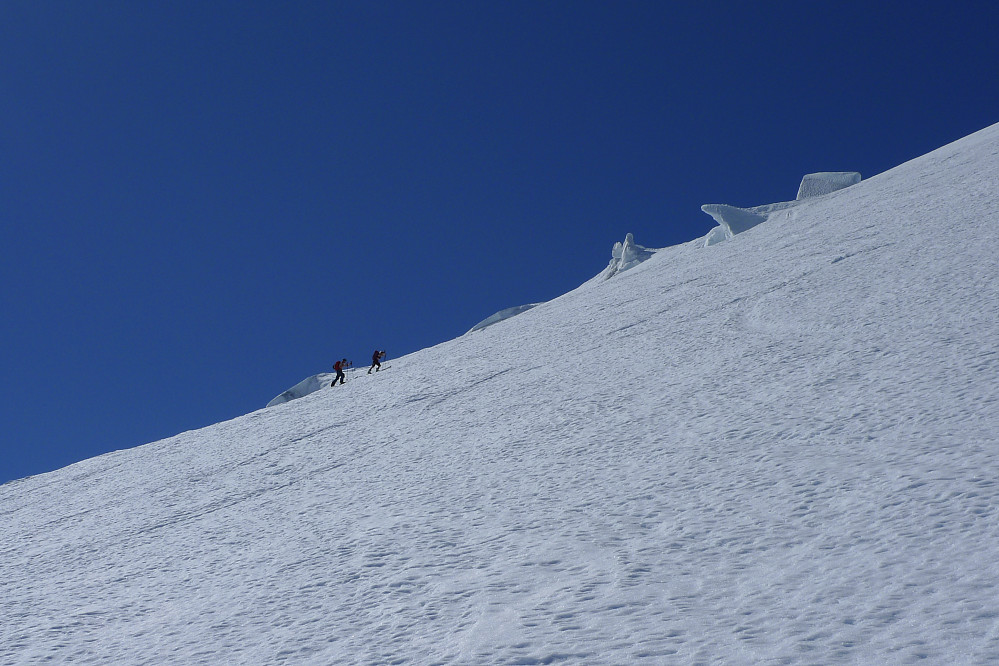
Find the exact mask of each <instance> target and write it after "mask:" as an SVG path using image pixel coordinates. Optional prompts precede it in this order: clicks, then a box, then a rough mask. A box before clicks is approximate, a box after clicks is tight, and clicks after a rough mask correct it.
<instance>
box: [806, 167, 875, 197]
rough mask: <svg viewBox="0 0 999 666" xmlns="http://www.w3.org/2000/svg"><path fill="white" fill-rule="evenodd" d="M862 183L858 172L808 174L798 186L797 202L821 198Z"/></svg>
mask: <svg viewBox="0 0 999 666" xmlns="http://www.w3.org/2000/svg"><path fill="white" fill-rule="evenodd" d="M859 182H860V174H859V173H858V172H856V171H820V172H819V173H809V174H806V175H805V176H804V177H803V178H802V179H801V185H799V186H798V196H797V197H796V199H797V201H801V200H802V199H810V198H811V197H820V196H822V195H823V194H829V193H830V192H835V191H837V190H842V189H844V188H847V187H850V186H851V185H856V184H857V183H859Z"/></svg>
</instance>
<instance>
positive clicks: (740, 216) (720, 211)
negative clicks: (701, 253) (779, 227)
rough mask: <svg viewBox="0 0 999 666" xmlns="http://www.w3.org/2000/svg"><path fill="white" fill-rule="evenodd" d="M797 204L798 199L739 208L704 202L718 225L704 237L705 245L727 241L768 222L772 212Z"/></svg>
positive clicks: (705, 209)
mask: <svg viewBox="0 0 999 666" xmlns="http://www.w3.org/2000/svg"><path fill="white" fill-rule="evenodd" d="M795 204H797V202H796V201H783V202H781V203H774V204H766V205H763V206H754V207H752V208H737V207H736V206H729V205H728V204H704V205H703V206H701V210H702V211H704V212H705V213H707V214H708V215H710V216H711V217H712V218H713V219H714V221H715V222H717V223H718V226H717V227H715V228H714V229H712V230H711V231H710V232H709V233H708V235H707V236H705V237H704V238H703V239H702V241H703V246H704V247H708V246H709V245H714V244H716V243H721V242H722V241H726V240H728V239H730V238H732V236H735V235H736V234H741V233H742V232H743V231H746V230H747V229H752V228H753V227H755V226H756V225H757V224H760V223H761V222H766V221H767V219H768V218H769V217H770V215H771V214H773V213H776V212H777V211H780V210H786V209H788V208H791V207H792V206H794V205H795Z"/></svg>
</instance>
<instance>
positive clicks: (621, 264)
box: [599, 234, 656, 280]
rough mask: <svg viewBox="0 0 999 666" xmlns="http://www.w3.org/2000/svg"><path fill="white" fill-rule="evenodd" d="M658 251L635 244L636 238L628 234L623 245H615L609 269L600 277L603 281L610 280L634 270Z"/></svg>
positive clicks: (612, 249)
mask: <svg viewBox="0 0 999 666" xmlns="http://www.w3.org/2000/svg"><path fill="white" fill-rule="evenodd" d="M655 253H656V250H654V249H650V248H647V247H644V246H642V245H639V244H638V243H636V242H635V237H634V236H633V235H631V234H627V235H626V236H625V237H624V242H623V243H620V242H619V243H614V247H613V248H611V260H610V264H608V265H607V268H605V269H604V270H603V272H602V273H601V274H600V275H599V278H600V279H601V280H609V279H611V278H612V277H614V276H615V275H617V274H618V273H623V272H625V271H626V270H628V269H630V268H634V267H635V266H637V265H638V264H640V263H642V262H643V261H645V260H646V259H648V258H649V257H651V256H652V255H653V254H655Z"/></svg>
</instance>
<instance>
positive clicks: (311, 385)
mask: <svg viewBox="0 0 999 666" xmlns="http://www.w3.org/2000/svg"><path fill="white" fill-rule="evenodd" d="M332 376H333V375H331V374H330V373H328V372H321V373H319V374H318V375H312V376H311V377H307V378H306V379H303V380H302V381H300V382H298V383H297V384H295V385H294V386H292V387H291V388H290V389H288V390H287V391H285V392H284V393H282V394H281V395H279V396H278V397H276V398H274V399H273V400H271V401H270V402H268V403H267V406H268V407H273V406H274V405H280V404H283V403H285V402H289V401H291V400H296V399H298V398H304V397H305V396H307V395H309V394H310V393H315V392H316V391H318V390H319V389H321V388H322V387H323V385H324V384H328V383H329V382H330V381H331V378H332Z"/></svg>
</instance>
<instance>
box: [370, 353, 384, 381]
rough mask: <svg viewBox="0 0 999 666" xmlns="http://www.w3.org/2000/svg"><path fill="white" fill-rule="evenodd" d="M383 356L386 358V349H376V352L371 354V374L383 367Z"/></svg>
mask: <svg viewBox="0 0 999 666" xmlns="http://www.w3.org/2000/svg"><path fill="white" fill-rule="evenodd" d="M383 358H385V352H384V351H379V350H377V349H376V350H375V353H374V354H372V355H371V367H370V368H368V374H369V375H370V374H371V371H372V370H374V371H375V372H378V371H379V370H381V369H382V364H381V360H382V359H383Z"/></svg>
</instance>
